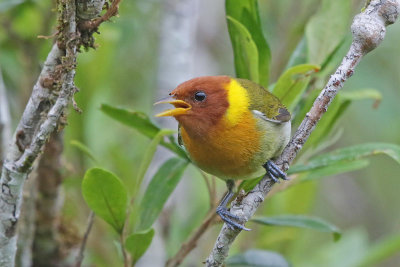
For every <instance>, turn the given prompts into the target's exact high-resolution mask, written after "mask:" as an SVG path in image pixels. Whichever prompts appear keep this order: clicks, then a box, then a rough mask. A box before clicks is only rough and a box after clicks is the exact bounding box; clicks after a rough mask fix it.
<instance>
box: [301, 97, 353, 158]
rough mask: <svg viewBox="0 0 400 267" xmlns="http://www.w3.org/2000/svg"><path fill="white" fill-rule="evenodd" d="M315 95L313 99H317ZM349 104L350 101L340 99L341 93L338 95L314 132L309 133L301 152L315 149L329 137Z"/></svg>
mask: <svg viewBox="0 0 400 267" xmlns="http://www.w3.org/2000/svg"><path fill="white" fill-rule="evenodd" d="M317 95H318V94H315V98H316V97H317ZM313 97H314V96H313ZM312 102H314V101H312ZM350 104H351V101H350V100H348V99H346V98H342V96H341V93H339V94H338V95H337V96H336V97H335V99H334V100H333V101H332V103H331V104H330V106H329V108H328V110H327V112H326V113H325V114H324V116H322V118H321V120H320V121H319V122H318V124H317V126H316V127H315V129H314V131H313V132H312V133H311V135H310V137H309V138H308V140H307V142H306V144H305V145H304V147H303V150H304V151H306V150H308V149H309V148H314V149H315V148H316V147H318V146H319V145H321V144H322V141H323V140H325V139H326V138H327V137H329V136H330V133H331V131H332V130H333V129H334V127H335V126H336V125H337V122H338V121H339V118H340V117H341V116H342V115H343V114H344V112H345V111H346V110H347V108H348V107H349V105H350ZM311 105H312V103H311Z"/></svg>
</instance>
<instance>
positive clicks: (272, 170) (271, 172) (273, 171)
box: [263, 160, 289, 183]
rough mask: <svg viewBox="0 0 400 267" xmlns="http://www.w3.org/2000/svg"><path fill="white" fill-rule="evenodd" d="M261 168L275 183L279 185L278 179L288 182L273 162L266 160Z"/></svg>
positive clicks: (284, 174)
mask: <svg viewBox="0 0 400 267" xmlns="http://www.w3.org/2000/svg"><path fill="white" fill-rule="evenodd" d="M263 167H264V169H265V170H266V171H267V174H268V176H269V177H271V179H272V180H274V182H275V183H279V178H281V179H283V180H289V178H288V177H287V176H286V173H284V172H283V171H281V169H279V167H278V166H276V165H275V163H274V162H273V161H271V160H268V161H267V163H265V164H264V165H263Z"/></svg>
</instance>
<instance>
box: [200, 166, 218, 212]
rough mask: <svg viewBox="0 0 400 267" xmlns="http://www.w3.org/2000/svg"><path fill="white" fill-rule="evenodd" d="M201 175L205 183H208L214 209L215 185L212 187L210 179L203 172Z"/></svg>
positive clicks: (211, 205)
mask: <svg viewBox="0 0 400 267" xmlns="http://www.w3.org/2000/svg"><path fill="white" fill-rule="evenodd" d="M200 174H201V176H202V177H203V179H204V182H205V183H206V186H207V191H208V195H209V197H210V208H212V207H213V206H214V202H215V183H214V184H213V185H211V183H210V178H209V177H208V176H207V174H206V173H204V172H203V171H200ZM211 179H212V178H211ZM213 186H214V187H213Z"/></svg>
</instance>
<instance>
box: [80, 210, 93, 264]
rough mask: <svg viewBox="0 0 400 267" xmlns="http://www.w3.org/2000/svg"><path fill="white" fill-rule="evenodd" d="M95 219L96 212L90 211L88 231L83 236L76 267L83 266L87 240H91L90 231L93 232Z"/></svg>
mask: <svg viewBox="0 0 400 267" xmlns="http://www.w3.org/2000/svg"><path fill="white" fill-rule="evenodd" d="M94 218H95V215H94V212H93V211H90V214H89V218H88V222H87V227H86V231H85V234H84V235H83V239H82V243H81V247H80V248H79V253H78V257H76V263H75V267H81V265H82V261H83V258H84V252H85V247H86V243H87V240H88V238H89V234H90V231H91V230H92V226H93V223H94Z"/></svg>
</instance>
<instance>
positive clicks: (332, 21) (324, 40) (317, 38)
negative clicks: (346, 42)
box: [306, 0, 351, 65]
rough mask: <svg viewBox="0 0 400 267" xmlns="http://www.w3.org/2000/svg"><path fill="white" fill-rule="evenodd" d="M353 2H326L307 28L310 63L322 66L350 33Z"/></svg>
mask: <svg viewBox="0 0 400 267" xmlns="http://www.w3.org/2000/svg"><path fill="white" fill-rule="evenodd" d="M350 11H351V2H350V1H348V0H336V1H331V0H324V1H323V2H322V5H321V8H320V10H319V11H318V12H317V13H316V14H315V15H314V16H313V17H312V18H311V19H310V20H309V22H308V24H307V26H306V40H307V47H308V62H312V63H314V64H320V65H321V64H322V63H324V61H325V60H326V59H327V58H328V57H329V55H331V54H332V53H333V52H334V51H335V49H336V48H337V47H338V46H339V45H340V43H341V42H342V40H343V38H344V36H345V34H346V33H347V32H348V31H349V28H348V25H349V18H350Z"/></svg>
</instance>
